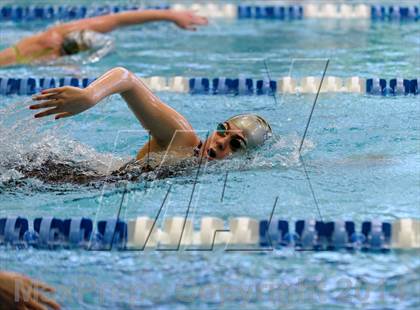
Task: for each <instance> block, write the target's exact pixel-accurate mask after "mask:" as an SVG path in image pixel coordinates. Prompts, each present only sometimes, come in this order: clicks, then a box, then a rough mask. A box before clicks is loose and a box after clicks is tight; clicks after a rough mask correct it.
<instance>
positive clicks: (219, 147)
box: [202, 122, 246, 160]
mask: <svg viewBox="0 0 420 310" xmlns="http://www.w3.org/2000/svg"><path fill="white" fill-rule="evenodd" d="M245 149H246V139H245V137H244V135H243V132H242V130H241V129H239V128H238V127H236V126H235V125H233V124H230V123H227V122H225V123H221V124H219V125H218V126H217V130H216V131H214V132H213V133H212V134H211V135H210V136H209V137H208V139H207V140H206V141H205V142H204V143H203V150H202V154H203V155H204V156H205V157H206V158H207V159H210V160H212V159H223V158H225V157H227V156H229V155H232V154H233V153H237V152H241V151H244V150H245Z"/></svg>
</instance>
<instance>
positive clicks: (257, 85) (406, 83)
mask: <svg viewBox="0 0 420 310" xmlns="http://www.w3.org/2000/svg"><path fill="white" fill-rule="evenodd" d="M141 79H142V80H143V81H144V83H145V84H146V85H147V86H148V87H150V88H151V89H152V90H153V91H174V92H184V93H190V94H192V95H273V94H275V93H302V94H304V93H314V92H316V91H317V90H318V87H319V83H320V78H316V77H304V78H301V79H298V80H294V79H291V78H290V77H283V78H280V79H278V80H269V79H267V78H265V79H253V78H250V77H239V78H227V77H218V78H207V77H193V78H189V77H174V78H167V77H150V78H147V77H146V78H141ZM355 79H356V80H357V81H358V82H357V83H358V84H357V85H358V87H356V88H353V86H354V85H353V84H351V83H350V82H351V81H353V80H355ZM94 80H95V78H80V79H79V78H75V77H62V78H54V77H42V78H35V77H28V78H13V77H0V95H3V96H9V95H22V96H27V95H29V96H30V95H33V94H35V93H38V92H40V91H41V90H43V89H47V88H53V87H61V86H74V87H82V88H85V87H87V86H88V85H89V84H90V83H92V82H93V81H94ZM345 80H347V82H346V81H345ZM419 84H420V79H418V78H417V79H403V78H394V79H389V80H387V79H381V78H369V79H363V78H358V77H352V78H349V79H342V78H337V77H326V78H325V81H324V83H323V86H322V89H321V92H331V93H338V92H343V93H365V94H369V95H382V96H400V95H418V93H419Z"/></svg>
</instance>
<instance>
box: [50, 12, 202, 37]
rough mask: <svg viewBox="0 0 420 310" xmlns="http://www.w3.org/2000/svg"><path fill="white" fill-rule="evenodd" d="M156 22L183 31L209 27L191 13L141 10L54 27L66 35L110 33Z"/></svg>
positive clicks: (199, 17) (200, 18)
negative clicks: (77, 31) (117, 29)
mask: <svg viewBox="0 0 420 310" xmlns="http://www.w3.org/2000/svg"><path fill="white" fill-rule="evenodd" d="M154 21H169V22H173V23H175V24H176V25H177V26H178V27H180V28H182V29H188V30H195V29H196V28H195V27H196V26H198V25H207V19H206V18H205V17H201V16H198V15H195V14H194V13H193V12H190V11H174V10H141V11H130V12H122V13H117V14H110V15H104V16H99V17H92V18H86V19H82V20H79V21H75V22H71V23H67V24H62V25H58V26H55V27H53V29H56V30H59V31H60V32H61V33H63V34H65V33H68V32H72V31H76V30H84V29H89V30H93V31H97V32H103V33H105V32H110V31H112V30H114V29H116V28H118V27H124V26H130V25H137V24H143V23H147V22H154Z"/></svg>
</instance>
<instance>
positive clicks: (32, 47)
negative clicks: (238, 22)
mask: <svg viewBox="0 0 420 310" xmlns="http://www.w3.org/2000/svg"><path fill="white" fill-rule="evenodd" d="M154 21H169V22H173V23H174V24H176V25H177V26H178V27H179V28H181V29H187V30H195V29H196V26H201V25H207V19H206V18H204V17H201V16H197V15H195V14H193V13H192V12H189V11H173V10H141V11H130V12H122V13H117V14H110V15H104V16H99V17H92V18H86V19H81V20H78V21H74V22H71V23H65V24H60V25H56V26H53V27H51V28H49V29H48V30H46V31H44V32H41V33H39V34H36V35H33V36H30V37H27V38H24V39H22V40H21V41H19V42H18V43H16V44H15V45H13V46H12V47H9V48H6V49H5V50H3V51H0V67H1V66H9V65H16V64H18V65H22V64H30V63H34V62H42V61H44V62H45V61H51V60H56V59H57V58H59V57H61V56H68V55H74V54H77V53H80V52H84V51H88V50H89V52H92V55H91V58H92V60H93V61H95V60H98V59H99V58H100V57H102V56H104V55H105V54H106V53H108V52H109V51H110V50H111V49H112V47H113V42H112V40H111V39H110V38H109V37H107V36H105V35H103V34H104V33H107V32H110V31H112V30H114V29H116V28H119V27H124V26H129V25H136V24H143V23H147V22H154Z"/></svg>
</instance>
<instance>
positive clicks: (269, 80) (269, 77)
mask: <svg viewBox="0 0 420 310" xmlns="http://www.w3.org/2000/svg"><path fill="white" fill-rule="evenodd" d="M264 67H265V72H266V74H267V77H268V83H269V84H271V81H272V80H271V74H270V70H269V69H268V66H267V59H266V58H264ZM273 98H274V103H275V104H276V106H277V105H278V103H277V97H276V92H273Z"/></svg>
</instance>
